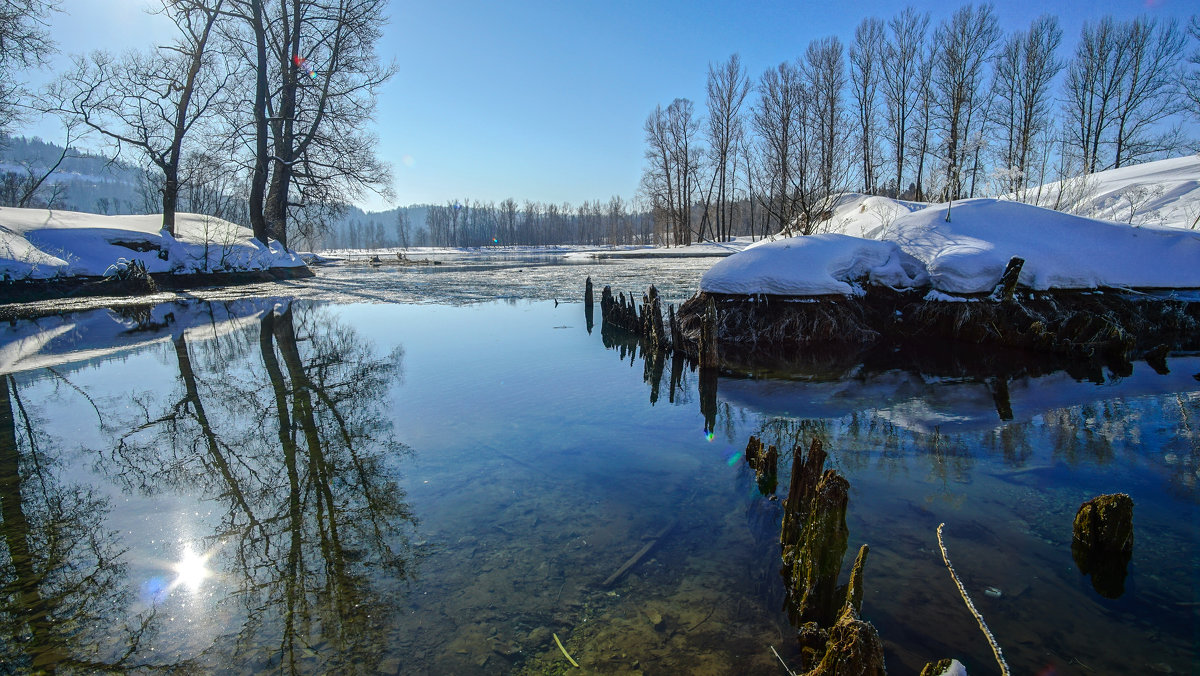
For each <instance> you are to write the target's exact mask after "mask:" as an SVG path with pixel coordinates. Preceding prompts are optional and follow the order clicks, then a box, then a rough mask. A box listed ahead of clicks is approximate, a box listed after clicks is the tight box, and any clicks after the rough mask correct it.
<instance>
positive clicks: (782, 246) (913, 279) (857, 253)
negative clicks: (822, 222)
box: [700, 234, 928, 296]
mask: <svg viewBox="0 0 1200 676" xmlns="http://www.w3.org/2000/svg"><path fill="white" fill-rule="evenodd" d="M927 278H928V275H926V274H925V270H924V266H923V265H922V264H921V262H920V261H918V260H917V259H915V258H913V257H912V256H911V255H909V254H907V253H905V252H903V251H901V250H900V247H898V246H896V245H895V244H894V243H892V242H880V241H875V240H869V239H861V238H858V237H850V236H848V235H838V234H825V235H810V236H808V237H793V238H788V239H781V240H778V241H775V242H768V243H766V244H763V245H761V246H756V247H754V248H752V249H749V250H747V251H744V252H742V253H740V254H737V255H736V256H730V257H729V258H726V259H724V260H722V261H720V262H719V263H717V264H716V265H714V266H713V267H712V268H710V269H709V270H708V272H706V273H704V276H703V277H701V279H700V288H701V290H703V291H708V292H710V293H726V294H733V295H753V294H760V293H765V294H771V295H779V296H824V295H839V294H840V295H846V294H850V293H856V292H859V291H861V287H859V286H858V283H859V282H868V283H871V284H879V285H884V286H890V287H893V288H909V287H912V286H920V285H923V284H925V283H926V282H927V281H928V280H927Z"/></svg>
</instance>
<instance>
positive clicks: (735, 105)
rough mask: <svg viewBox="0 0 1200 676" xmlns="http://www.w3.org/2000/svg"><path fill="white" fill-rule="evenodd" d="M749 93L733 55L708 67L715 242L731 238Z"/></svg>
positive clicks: (738, 63) (744, 77) (747, 80)
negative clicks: (733, 200) (714, 197)
mask: <svg viewBox="0 0 1200 676" xmlns="http://www.w3.org/2000/svg"><path fill="white" fill-rule="evenodd" d="M749 94H750V78H749V77H748V76H747V75H746V69H745V67H744V66H742V61H741V57H739V56H738V55H737V54H734V55H732V56H730V57H729V60H728V61H726V62H725V63H723V64H721V65H720V66H718V67H716V68H714V67H713V65H712V64H711V63H710V64H709V65H708V128H707V132H708V133H707V137H708V148H709V159H710V161H711V162H712V166H713V172H714V179H715V182H716V186H717V213H716V231H717V236H716V239H717V241H725V240H727V239H728V238H729V237H730V227H731V223H730V221H731V219H732V213H731V211H732V200H731V196H732V194H733V193H734V192H735V190H736V185H737V171H736V167H737V162H736V154H737V150H736V149H737V145H738V143H739V141H740V140H741V138H742V136H743V134H744V133H745V130H744V125H743V122H742V105H743V104H744V103H745V101H746V97H747V96H748V95H749Z"/></svg>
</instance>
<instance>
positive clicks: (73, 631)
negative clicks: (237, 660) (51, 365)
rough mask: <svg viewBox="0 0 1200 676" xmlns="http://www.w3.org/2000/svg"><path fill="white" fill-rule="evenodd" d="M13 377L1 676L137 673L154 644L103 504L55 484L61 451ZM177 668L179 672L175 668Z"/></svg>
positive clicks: (1, 383)
mask: <svg viewBox="0 0 1200 676" xmlns="http://www.w3.org/2000/svg"><path fill="white" fill-rule="evenodd" d="M20 390H21V385H20V383H19V382H18V380H17V379H16V378H15V377H14V376H12V375H3V376H0V518H2V519H3V522H2V523H0V534H2V538H0V542H2V544H0V617H2V618H3V621H0V638H2V639H3V640H0V664H2V665H4V671H6V672H10V673H13V672H30V673H32V672H36V673H46V674H54V673H58V672H59V671H66V672H98V671H125V670H133V669H136V668H138V667H140V666H142V665H144V664H145V662H144V660H145V658H144V657H143V656H142V655H139V654H136V653H137V650H136V649H137V646H139V645H147V646H152V645H153V644H152V640H151V639H152V638H153V635H154V633H155V631H156V630H157V628H158V625H159V618H158V617H157V616H156V613H155V612H154V610H153V609H141V610H135V609H134V608H133V599H132V596H131V594H130V592H129V589H128V585H126V584H125V579H124V577H125V565H124V562H123V554H124V549H125V545H124V543H122V542H121V540H120V538H119V534H118V533H116V532H114V531H112V530H110V529H109V528H107V527H105V525H104V522H105V519H104V517H105V515H106V514H108V512H109V511H110V505H109V502H108V500H106V499H104V498H102V497H100V496H99V495H97V494H96V493H95V492H94V491H93V490H92V489H91V488H90V487H88V486H85V485H82V484H78V483H71V482H68V481H64V480H63V479H62V478H61V470H62V467H61V465H62V463H63V453H62V451H61V448H60V446H59V444H58V443H57V441H56V440H55V439H54V438H53V437H51V436H50V435H49V434H48V433H47V431H46V430H47V425H46V423H45V421H44V420H42V419H40V418H39V417H38V413H37V409H35V408H33V407H30V406H27V405H26V404H25V402H24V401H23V399H22V397H21V393H20ZM173 666H174V667H182V666H184V665H182V664H175V665H173Z"/></svg>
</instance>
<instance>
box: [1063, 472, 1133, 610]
mask: <svg viewBox="0 0 1200 676" xmlns="http://www.w3.org/2000/svg"><path fill="white" fill-rule="evenodd" d="M1132 556H1133V498H1131V497H1129V496H1128V495H1126V494H1124V493H1114V494H1111V495H1101V496H1098V497H1095V498H1092V499H1091V500H1088V501H1087V502H1085V503H1083V505H1081V506H1080V507H1079V511H1078V512H1077V513H1076V514H1075V523H1074V533H1073V537H1072V539H1071V557H1072V558H1073V559H1074V560H1075V565H1076V566H1078V567H1079V572H1081V573H1083V574H1084V575H1090V576H1091V578H1092V587H1093V588H1094V589H1095V590H1096V592H1097V593H1099V594H1100V595H1101V596H1103V597H1105V598H1110V599H1115V598H1118V597H1120V596H1121V595H1122V594H1124V593H1125V577H1126V576H1127V575H1128V567H1129V560H1130V559H1131V558H1132Z"/></svg>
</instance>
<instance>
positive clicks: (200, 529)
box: [0, 266, 1200, 673]
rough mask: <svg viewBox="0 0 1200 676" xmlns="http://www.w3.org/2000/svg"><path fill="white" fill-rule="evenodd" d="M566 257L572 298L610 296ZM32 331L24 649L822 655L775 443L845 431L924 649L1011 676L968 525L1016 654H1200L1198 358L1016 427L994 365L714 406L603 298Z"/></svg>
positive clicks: (1104, 661) (1029, 393)
mask: <svg viewBox="0 0 1200 676" xmlns="http://www.w3.org/2000/svg"><path fill="white" fill-rule="evenodd" d="M613 269H620V270H623V271H625V272H624V274H629V271H628V269H627V268H620V267H619V266H618V267H616V268H613ZM635 272H636V271H635ZM464 274H475V273H474V272H470V273H464ZM539 274H541V273H539ZM546 274H550V273H548V272H547V273H546ZM557 274H559V278H558V282H553V283H551V282H547V283H546V284H547V285H546V287H545V288H546V290H547V293H548V294H551V295H555V296H558V295H561V296H563V298H562V299H561V300H565V299H566V297H567V294H568V293H569V292H567V291H562V290H561V288H558V287H557V286H556V285H563V284H567V283H569V284H571V285H576V284H577V286H578V287H579V289H582V279H581V278H580V279H575V277H574V274H575V273H574V272H571V273H570V274H569V275H568V274H567V273H566V272H565V271H560V272H559V273H557ZM634 277H636V274H635V275H634ZM456 279H457V278H456ZM547 279H548V280H550V279H551V277H547ZM596 281H597V282H598V283H599V285H601V286H602V285H603V283H604V279H597V280H596ZM380 284H381V283H380V282H379V280H378V279H376V280H374V281H372V282H371V285H372V289H376V287H378V289H377V290H382V289H383V288H384V287H383V286H381V285H380ZM384 286H385V285H384ZM451 286H452V287H454V288H466V286H467V283H466V282H465V281H463V280H461V279H460V280H458V281H454V282H452V283H451ZM556 289H557V290H556ZM374 292H375V291H373V293H374ZM539 293H540V292H539ZM168 314H170V315H171V316H170V318H168V317H167V315H168ZM106 322H107V323H106ZM114 322H115V323H114ZM564 327H566V328H564ZM0 333H3V336H0V339H2V340H3V341H4V345H5V347H3V348H0V353H3V355H4V360H0V361H2V362H3V363H5V364H8V366H7V368H8V369H10V370H11V369H14V368H15V369H17V370H16V371H15V372H14V373H12V375H11V376H4V377H3V380H4V382H5V383H6V393H7V394H6V396H5V398H4V399H5V401H4V402H3V403H7V404H8V408H7V409H6V410H8V411H10V412H15V413H14V415H13V427H12V429H13V438H14V439H15V442H13V443H11V444H10V446H11V447H10V448H6V449H4V452H5V453H6V456H5V457H6V458H8V459H9V460H12V461H13V462H12V463H11V464H10V466H11V467H16V468H17V472H16V473H15V474H14V473H13V472H12V471H11V469H10V470H6V472H7V474H6V475H5V476H6V477H7V478H6V479H5V482H4V483H0V486H3V488H0V498H2V499H3V500H4V503H3V504H4V507H5V510H6V511H5V512H4V515H3V516H4V525H5V545H4V547H3V552H4V556H3V557H0V567H2V570H3V573H2V574H3V583H4V584H6V585H9V586H8V587H6V589H16V590H19V591H16V592H6V596H5V597H4V606H3V608H2V609H0V613H3V615H4V617H5V618H6V620H8V621H6V623H5V624H4V626H5V627H17V629H15V630H14V631H16V632H17V633H15V634H13V635H11V636H6V637H5V640H4V641H2V643H3V645H4V646H5V647H4V648H3V654H2V655H0V658H3V660H4V662H5V663H6V664H14V665H19V666H18V670H22V669H24V670H29V669H32V668H34V666H35V665H44V664H50V663H55V664H58V665H59V666H60V667H61V668H62V670H64V671H68V672H69V671H87V668H85V667H84V666H82V665H84V664H89V663H90V664H105V665H108V666H110V667H114V668H130V667H133V666H138V665H154V666H159V667H186V666H195V667H199V668H201V669H214V668H215V669H220V668H228V665H230V664H236V665H238V666H237V667H236V670H238V671H256V670H272V671H273V670H289V671H290V670H295V671H300V672H327V671H349V672H372V673H374V672H377V671H381V672H385V673H450V672H454V673H506V672H510V671H521V670H525V671H528V672H529V673H540V672H543V671H546V670H549V669H556V668H558V667H559V666H560V665H561V664H562V662H561V660H562V658H561V654H560V653H559V652H558V650H557V647H556V646H555V645H554V643H553V640H552V639H551V637H550V633H551V632H553V633H557V634H558V635H559V636H560V637H562V638H563V639H564V641H565V642H566V645H567V648H568V650H569V651H570V652H571V654H572V656H573V657H575V658H576V659H577V660H579V661H580V662H581V664H583V665H584V666H585V667H587V668H588V669H590V670H592V671H594V672H597V673H628V672H630V671H634V670H638V669H640V670H643V671H645V672H646V673H683V672H685V671H691V670H697V669H704V670H709V671H711V672H712V673H746V672H747V671H760V672H762V673H774V670H776V669H778V662H777V661H775V658H774V656H773V655H772V654H771V653H770V651H769V648H768V646H769V645H774V646H775V647H776V648H777V649H779V650H780V653H781V654H782V655H783V656H784V658H785V659H788V660H789V661H790V662H792V663H793V665H794V666H795V665H798V656H797V651H796V648H795V647H794V646H793V645H792V644H791V643H790V642H789V639H788V638H787V637H788V636H789V635H790V633H791V631H792V630H791V628H790V625H789V624H788V620H787V616H786V614H785V613H783V612H782V611H781V608H782V604H781V601H782V581H781V580H780V578H779V576H778V567H779V559H778V557H779V552H778V546H777V544H775V543H776V542H777V538H778V527H779V524H778V517H779V513H778V502H777V501H770V500H767V499H766V498H763V497H761V496H760V495H759V493H758V490H757V489H756V488H755V484H754V478H753V474H752V473H750V472H748V470H747V469H746V467H745V463H744V461H743V458H742V449H744V448H745V445H746V440H747V439H748V437H749V436H750V435H751V434H756V435H759V436H761V437H763V438H764V441H767V442H769V443H775V444H777V445H778V446H779V447H780V449H781V451H782V457H781V461H780V466H781V472H780V473H781V477H780V482H779V484H780V486H781V487H786V486H787V480H786V473H787V468H788V467H789V466H790V462H791V455H790V451H791V448H792V447H793V445H795V444H796V443H797V442H801V443H804V442H807V440H809V439H811V438H812V437H814V436H819V437H820V438H821V439H822V440H823V441H824V442H825V444H826V447H827V448H828V449H829V450H830V453H831V458H830V465H831V466H833V467H835V468H837V469H838V470H839V471H840V472H842V473H843V474H845V475H846V476H847V478H848V479H849V480H850V483H851V487H852V488H851V495H850V507H849V512H848V524H849V527H850V532H851V539H850V542H851V545H852V547H857V544H858V543H861V542H868V543H870V545H871V558H870V560H869V562H868V566H867V572H866V578H867V593H866V598H865V601H864V616H865V617H866V618H867V619H868V620H870V621H872V622H873V623H875V625H876V626H877V627H878V628H879V630H880V633H881V635H882V636H883V638H884V640H885V645H886V646H887V658H888V665H889V668H890V669H891V670H892V671H893V673H906V672H908V671H914V672H915V671H916V670H919V668H920V666H921V665H922V664H923V663H924V661H926V660H932V659H937V658H940V657H946V656H954V657H958V658H960V659H962V660H963V661H964V662H966V663H967V665H968V668H969V669H970V670H971V671H972V673H975V672H976V671H979V670H983V671H986V670H988V669H990V668H992V667H991V666H990V662H989V660H990V651H989V650H988V649H987V647H986V645H985V644H983V642H982V639H981V638H980V637H979V636H978V630H977V629H976V628H975V627H974V626H973V623H972V621H971V619H970V616H969V615H967V614H966V611H965V609H964V608H962V605H961V601H960V600H959V599H958V598H957V592H956V591H955V590H954V588H953V584H952V582H951V581H950V580H949V576H948V574H947V573H946V571H945V569H944V567H943V566H942V564H941V561H940V556H938V555H937V554H936V550H937V544H936V539H935V536H934V533H933V531H934V529H935V528H936V525H937V523H939V522H942V521H945V522H947V527H946V534H947V543H948V546H949V547H950V550H951V554H952V555H953V557H954V561H955V565H956V568H958V569H959V571H960V574H961V575H963V577H964V583H965V584H967V586H968V589H970V590H972V592H973V595H974V596H975V597H976V603H977V604H978V605H979V606H980V609H981V611H982V612H983V613H984V615H985V616H986V617H987V618H988V622H989V624H990V625H991V627H992V629H993V631H994V632H995V633H996V635H997V637H998V639H999V640H1000V642H1001V644H1002V645H1003V646H1004V649H1005V654H1006V656H1007V657H1008V659H1009V660H1010V663H1011V664H1012V665H1013V667H1014V670H1015V673H1028V672H1036V671H1037V670H1039V669H1042V668H1043V667H1046V666H1047V665H1049V666H1052V667H1054V668H1055V669H1057V670H1058V672H1059V673H1091V672H1089V671H1087V669H1085V668H1084V667H1082V666H1081V664H1086V665H1087V667H1088V668H1090V669H1098V670H1100V671H1104V672H1109V673H1115V672H1127V673H1130V672H1139V671H1146V670H1154V669H1162V668H1170V669H1173V670H1174V671H1175V672H1176V673H1184V672H1187V671H1189V670H1194V669H1195V668H1197V665H1198V659H1200V658H1198V656H1197V650H1196V646H1195V642H1194V636H1195V633H1194V632H1195V630H1196V628H1197V626H1198V625H1197V618H1196V610H1195V606H1194V602H1195V601H1196V598H1195V588H1194V580H1193V578H1194V574H1195V570H1196V569H1197V568H1198V567H1200V559H1198V550H1200V547H1198V545H1197V534H1196V532H1195V529H1194V527H1193V526H1190V525H1188V524H1194V523H1195V518H1196V517H1197V516H1198V514H1197V504H1200V500H1197V495H1198V493H1197V478H1198V477H1197V474H1196V473H1197V471H1198V468H1200V464H1198V463H1197V459H1198V458H1200V442H1198V439H1197V430H1200V397H1198V396H1197V393H1196V390H1197V386H1196V384H1195V380H1194V379H1191V374H1192V373H1195V372H1198V371H1200V362H1198V361H1197V360H1195V359H1175V360H1172V361H1171V365H1172V371H1173V373H1172V374H1171V375H1169V376H1157V375H1156V374H1154V373H1153V372H1151V371H1150V370H1149V369H1148V368H1145V366H1144V365H1143V364H1138V365H1135V369H1134V372H1133V373H1132V374H1131V375H1128V376H1124V377H1116V376H1113V375H1112V374H1109V377H1107V378H1106V379H1105V380H1104V382H1103V384H1094V383H1088V382H1080V381H1079V380H1077V379H1076V378H1075V377H1072V376H1070V375H1068V374H1066V373H1063V372H1050V373H1040V372H1039V373H1032V374H1023V375H1022V374H1019V373H1018V374H1015V375H1013V374H1009V375H1011V376H1012V377H1010V378H1009V379H1008V380H1007V388H1006V391H1007V393H1008V397H1009V404H1010V406H1011V412H1012V420H1011V421H1002V420H1001V419H1000V413H999V412H998V411H999V409H998V408H997V405H996V397H995V396H994V395H995V393H996V391H997V390H996V386H995V380H994V377H991V376H987V374H982V375H978V377H977V376H976V375H964V374H962V373H930V372H929V371H928V370H905V369H902V368H901V369H882V370H870V369H867V370H863V369H861V368H860V369H858V370H851V371H849V372H847V373H845V374H843V375H839V376H837V377H814V376H811V375H806V374H804V373H792V374H790V375H789V377H787V378H776V379H757V380H756V379H746V378H729V377H724V378H722V379H720V381H719V382H718V384H717V391H716V397H715V399H713V400H712V401H713V403H712V404H711V410H706V412H702V410H701V409H702V405H703V406H705V407H707V406H710V404H707V403H705V401H706V400H705V396H706V395H705V393H703V392H701V391H700V389H701V388H700V384H701V379H700V378H699V377H698V375H697V374H696V373H695V372H693V371H692V370H691V368H690V366H685V365H682V364H681V365H678V366H677V365H676V364H675V363H673V362H672V360H670V359H669V358H667V359H666V360H660V361H657V362H655V361H653V360H652V361H651V362H649V363H648V362H646V361H644V360H643V359H642V355H641V354H639V352H640V350H639V349H638V348H637V346H636V345H635V344H632V343H629V342H628V341H626V342H624V343H621V342H620V341H616V340H615V339H610V340H607V344H608V349H606V348H605V344H606V340H605V339H604V338H603V337H602V336H600V335H597V334H599V333H600V327H599V326H597V327H596V330H595V331H593V332H592V333H590V334H589V333H588V331H587V330H586V327H585V322H584V318H583V310H582V306H581V305H579V304H578V303H566V302H562V303H559V304H558V305H555V304H554V303H553V302H551V301H535V302H527V301H515V302H507V303H506V302H501V303H483V304H471V305H463V306H454V307H452V306H447V305H437V304H433V305H419V306H418V305H397V304H341V303H338V304H325V305H321V304H313V303H304V302H300V303H289V302H288V300H287V299H286V298H281V297H276V298H264V299H253V298H240V299H236V300H230V301H225V302H218V303H213V304H206V303H199V302H196V303H190V304H187V305H174V306H169V307H160V308H156V309H153V310H150V311H143V312H132V311H127V312H125V313H124V314H111V313H108V312H107V311H104V312H102V313H99V314H96V315H95V316H83V315H76V316H68V317H63V318H53V319H47V320H41V321H40V322H39V323H37V324H36V325H31V324H26V323H17V324H16V325H8V326H5V327H3V329H0ZM22 341H23V342H22ZM15 345H23V346H26V347H21V348H16V347H14V346H15ZM29 346H36V347H37V349H34V348H33V347H29ZM6 348H7V351H4V350H5V349H6ZM134 374H136V375H134ZM777 375H779V374H777ZM1189 380H1190V382H1189ZM85 395H86V396H85ZM16 398H19V399H20V400H21V403H22V404H23V406H24V410H25V412H24V413H21V409H20V408H19V407H18V406H17V405H16V403H15V399H16ZM706 413H707V416H706ZM706 417H711V420H706ZM28 430H32V436H31V435H30V434H29V431H28ZM702 437H704V438H702ZM31 441H32V444H31ZM0 465H3V463H2V462H0ZM14 477H15V478H14ZM14 487H15V488H14ZM780 490H781V491H782V490H783V489H782V488H781V489H780ZM1117 490H1121V491H1125V492H1129V493H1130V494H1131V495H1133V497H1134V500H1135V502H1136V504H1137V506H1136V507H1135V530H1136V536H1135V550H1134V559H1133V561H1132V563H1131V566H1130V572H1129V577H1128V580H1127V582H1126V588H1125V592H1124V594H1123V595H1122V596H1121V597H1120V598H1118V599H1115V600H1112V599H1105V598H1103V597H1101V596H1100V595H1098V594H1097V593H1096V592H1095V591H1094V590H1093V589H1092V588H1091V585H1090V584H1089V581H1088V580H1087V579H1086V578H1083V577H1081V576H1080V575H1079V573H1078V571H1077V570H1075V569H1074V566H1073V563H1072V561H1071V554H1070V546H1069V545H1070V521H1071V518H1072V517H1073V514H1074V510H1075V509H1076V508H1077V507H1078V505H1079V504H1080V503H1081V502H1082V501H1083V500H1086V499H1087V498H1089V497H1091V496H1093V495H1095V494H1098V493H1101V492H1112V491H1117ZM14 491H15V492H14ZM16 494H19V495H20V496H21V499H20V500H19V501H17V500H13V499H12V497H13V496H14V495H16ZM17 507H20V508H21V511H22V512H23V514H24V518H23V521H22V520H21V519H18V518H17V516H16V512H15V511H13V510H15V509H16V508H17ZM675 519H678V523H677V525H676V526H675V527H674V528H673V529H672V530H671V531H670V532H669V534H668V535H665V536H663V537H662V538H661V541H657V542H656V546H655V548H654V549H653V550H652V551H651V552H650V553H649V554H647V555H646V556H645V558H644V559H643V560H642V561H640V562H639V563H638V564H637V565H636V566H634V567H633V568H631V569H630V571H629V572H628V573H627V574H626V575H625V577H623V578H622V579H621V580H620V581H619V582H618V583H616V584H614V585H613V586H612V587H611V588H604V587H603V586H602V585H600V584H599V582H600V581H602V580H604V579H606V578H607V577H609V576H610V575H611V574H612V573H613V572H614V570H616V569H617V568H618V567H619V566H620V565H621V564H622V563H623V562H624V561H626V560H627V559H628V558H629V557H630V556H631V555H633V554H634V553H635V552H636V551H637V550H639V549H640V548H642V547H643V543H645V542H648V541H649V540H648V539H647V538H651V537H653V536H654V535H655V534H656V533H658V532H660V531H661V530H662V528H663V526H664V525H665V524H667V523H668V522H671V521H672V520H675ZM22 542H24V543H25V545H24V546H26V547H28V548H29V549H30V551H32V552H33V555H32V556H31V557H29V558H28V559H20V560H18V559H17V558H14V557H13V555H12V553H13V551H14V550H13V547H16V548H17V549H18V550H19V549H20V547H21V546H22V545H21V543H22ZM64 542H65V543H69V545H61V544H60V545H56V546H57V547H58V549H57V550H53V549H47V548H46V547H45V546H43V544H44V543H64ZM848 558H849V557H848ZM63 562H69V563H70V567H71V569H72V570H75V571H77V573H76V575H77V576H78V577H77V578H71V579H67V578H64V577H61V576H60V575H59V574H58V573H54V572H52V571H54V570H60V569H61V565H60V564H61V563H63ZM81 580H82V582H80V581H81ZM12 585H16V586H15V587H14V586H12ZM989 587H994V588H995V589H997V590H999V591H1000V592H1001V596H1000V597H999V598H992V597H991V596H987V595H985V594H984V590H986V589H987V588H989ZM31 594H32V596H31ZM31 604H33V605H31ZM1188 604H1192V605H1188ZM35 607H36V608H37V609H39V610H37V611H36V612H35V611H34V610H33V608H35ZM68 614H71V615H72V616H74V617H77V618H80V620H79V622H78V624H77V625H75V628H73V629H71V630H70V631H69V632H67V631H65V630H64V626H65V625H63V624H62V623H61V621H60V620H61V618H65V617H66V616H67V615H68ZM39 617H44V618H51V619H52V620H53V621H49V622H47V621H43V620H41V619H38V618H39ZM130 645H137V646H138V648H137V650H136V651H134V652H133V653H132V654H128V655H127V654H126V653H127V652H128V648H129V646H130ZM39 668H40V667H39Z"/></svg>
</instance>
